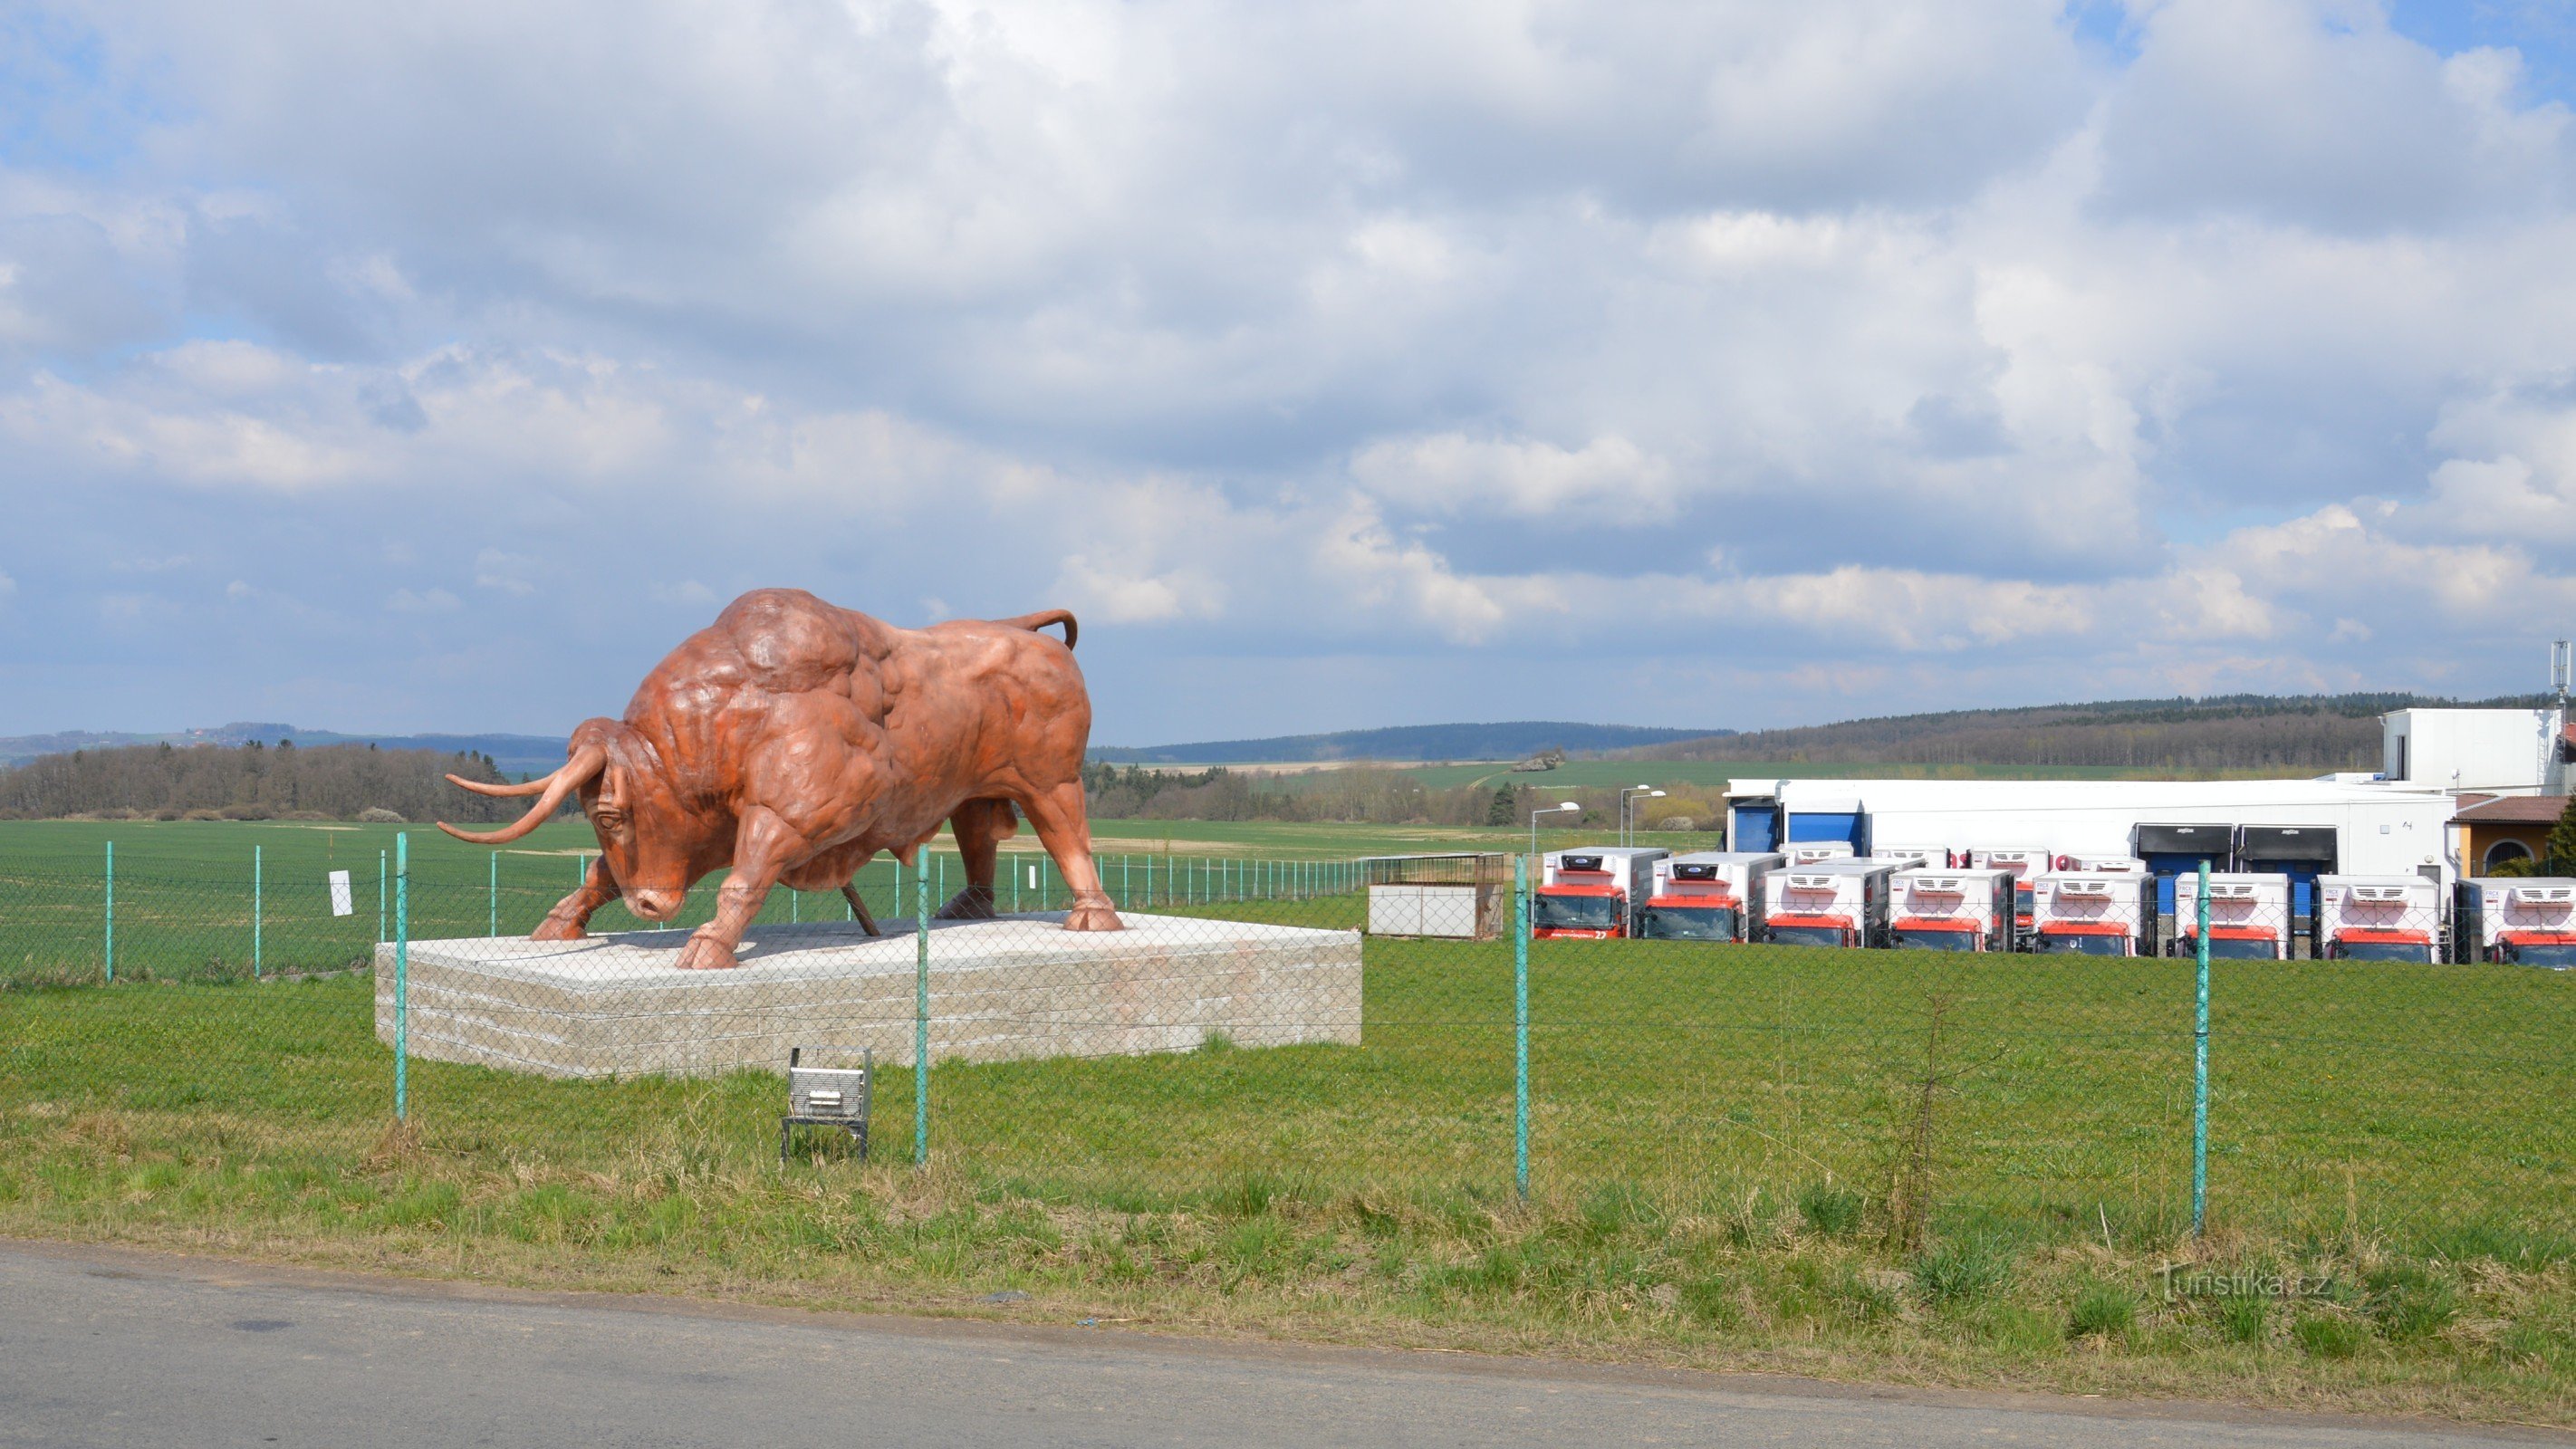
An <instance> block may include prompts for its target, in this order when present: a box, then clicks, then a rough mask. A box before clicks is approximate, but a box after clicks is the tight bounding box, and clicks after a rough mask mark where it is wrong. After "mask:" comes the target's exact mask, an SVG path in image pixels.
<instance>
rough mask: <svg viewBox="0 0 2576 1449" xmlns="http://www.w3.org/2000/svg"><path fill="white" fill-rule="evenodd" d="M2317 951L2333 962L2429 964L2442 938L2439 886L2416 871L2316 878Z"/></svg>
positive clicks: (2440, 892) (2435, 957)
mask: <svg viewBox="0 0 2576 1449" xmlns="http://www.w3.org/2000/svg"><path fill="white" fill-rule="evenodd" d="M2316 884H2317V934H2316V940H2317V954H2318V955H2319V956H2323V957H2326V958H2328V959H2329V960H2335V961H2416V962H2421V963H2423V964H2425V965H2430V964H2432V963H2433V961H2434V960H2436V959H2437V956H2436V951H2437V949H2438V948H2439V946H2440V945H2441V942H2442V888H2441V887H2440V886H2439V885H2436V884H2435V883H2434V882H2433V881H2431V880H2429V879H2427V878H2426V877H2424V876H2420V875H2321V876H2319V877H2317V883H2316Z"/></svg>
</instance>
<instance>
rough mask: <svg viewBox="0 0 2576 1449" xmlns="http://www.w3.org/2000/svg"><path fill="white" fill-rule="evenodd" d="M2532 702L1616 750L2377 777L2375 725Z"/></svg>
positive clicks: (2133, 712) (1969, 714) (2060, 712)
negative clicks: (2434, 711) (2427, 711)
mask: <svg viewBox="0 0 2576 1449" xmlns="http://www.w3.org/2000/svg"><path fill="white" fill-rule="evenodd" d="M2543 703H2546V701H2545V700H2543V699H2542V698H2541V697H2540V696H2538V695H2529V696H2515V697H2508V698H2502V699H2485V700H2468V701H2463V700H2456V699H2439V698H2434V697H2431V696H2427V695H2419V694H2333V695H2286V696H2275V695H2260V694H2229V695H2211V696H2207V697H2203V698H2197V699H2193V698H2176V699H2117V700H2103V701H2100V702H2097V703H2093V704H2052V705H2038V706H2034V707H2031V708H2027V709H1978V710H1954V711H1950V712H1946V713H1941V714H1908V715H1889V716H1885V717H1883V718H1879V719H1859V720H1847V721H1845V722H1843V723H1840V724H1828V725H1809V726H1805V727H1802V728H1798V729H1779V730H1754V731H1748V732H1744V733H1739V734H1727V735H1715V736H1711V737H1709V738H1707V739H1699V740H1682V741H1670V742H1663V743H1658V744H1654V745H1648V746H1644V747H1640V748H1635V749H1628V750H1622V751H1620V752H1619V755H1620V757H1621V758H1625V759H1637V760H1764V761H1779V762H1782V763H1799V764H1890V765H1897V764H1902V765H1989V766H2003V767H2012V766H2026V765H2116V766H2125V767H2129V768H2134V769H2170V770H2176V771H2193V772H2206V771H2220V770H2224V771H2248V770H2262V771H2273V770H2278V771H2282V772H2286V773H2301V772H2306V773H2319V774H2321V773H2324V772H2326V771H2330V770H2376V769H2378V768H2379V767H2380V728H2379V716H2381V715H2382V714H2385V713H2387V712H2388V711H2390V710H2395V709H2409V708H2416V707H2433V708H2444V707H2465V708H2480V707H2484V708H2526V709H2527V708H2533V707H2536V706H2538V705H2541V704H2543Z"/></svg>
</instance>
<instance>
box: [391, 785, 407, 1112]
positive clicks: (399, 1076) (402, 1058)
mask: <svg viewBox="0 0 2576 1449" xmlns="http://www.w3.org/2000/svg"><path fill="white" fill-rule="evenodd" d="M410 1119H411V837H410V836H409V835H406V834H404V833H402V832H400V831H396V832H395V833H394V1120H395V1121H397V1122H405V1121H409V1120H410Z"/></svg>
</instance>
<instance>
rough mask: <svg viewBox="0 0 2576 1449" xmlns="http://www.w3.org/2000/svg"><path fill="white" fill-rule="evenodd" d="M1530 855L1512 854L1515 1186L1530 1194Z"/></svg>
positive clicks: (1513, 1175)
mask: <svg viewBox="0 0 2576 1449" xmlns="http://www.w3.org/2000/svg"><path fill="white" fill-rule="evenodd" d="M1529 1128H1530V1100H1529V857H1528V856H1525V855H1515V856H1513V857H1512V1185H1513V1186H1514V1187H1515V1188H1517V1189H1519V1191H1520V1195H1521V1197H1522V1198H1523V1199H1524V1200H1526V1199H1527V1198H1528V1197H1529Z"/></svg>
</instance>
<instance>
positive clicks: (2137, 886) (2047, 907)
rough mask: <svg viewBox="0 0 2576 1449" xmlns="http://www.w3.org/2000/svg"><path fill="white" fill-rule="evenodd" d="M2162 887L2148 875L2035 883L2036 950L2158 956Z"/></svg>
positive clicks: (2086, 874)
mask: <svg viewBox="0 0 2576 1449" xmlns="http://www.w3.org/2000/svg"><path fill="white" fill-rule="evenodd" d="M2155 896H2156V883H2155V879H2154V877H2152V876H2149V875H2148V874H2147V873H2146V872H2145V871H2144V870H2128V871H2111V870H2096V871H2054V872H2051V873H2050V874H2047V875H2044V876H2041V877H2040V878H2039V879H2038V880H2036V881H2034V882H2032V888H2031V932H2030V949H2031V950H2033V951H2037V952H2043V953H2047V954H2051V955H2059V956H2152V955H2154V954H2155V952H2156V901H2155Z"/></svg>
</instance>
